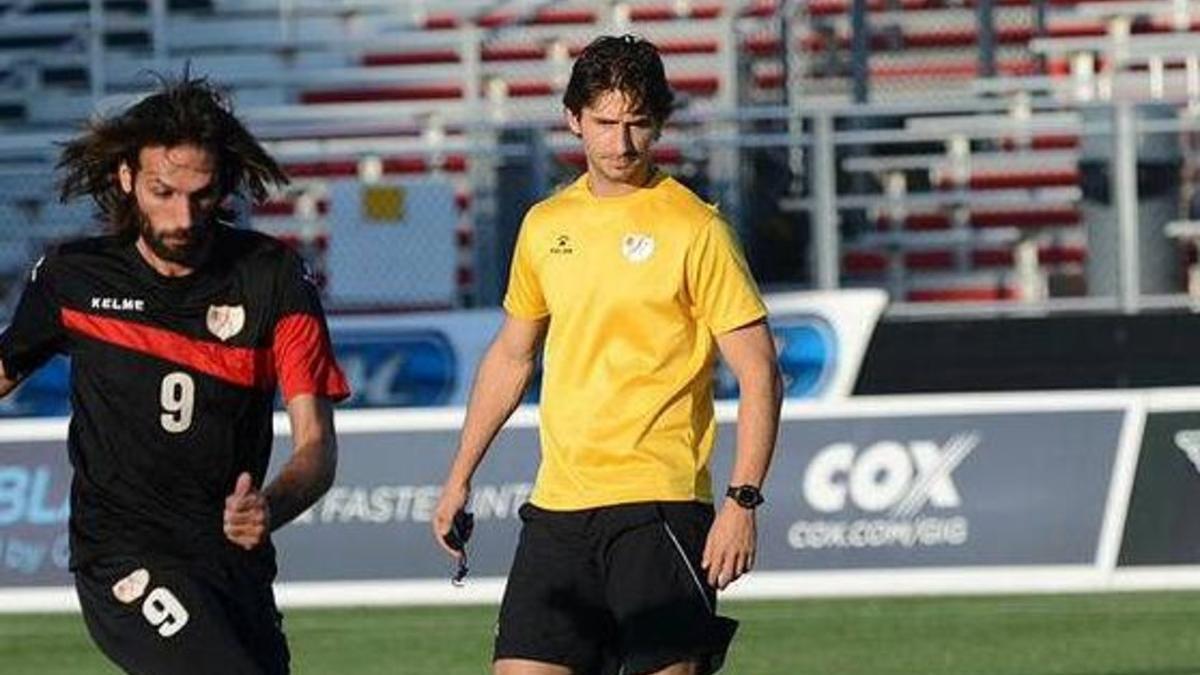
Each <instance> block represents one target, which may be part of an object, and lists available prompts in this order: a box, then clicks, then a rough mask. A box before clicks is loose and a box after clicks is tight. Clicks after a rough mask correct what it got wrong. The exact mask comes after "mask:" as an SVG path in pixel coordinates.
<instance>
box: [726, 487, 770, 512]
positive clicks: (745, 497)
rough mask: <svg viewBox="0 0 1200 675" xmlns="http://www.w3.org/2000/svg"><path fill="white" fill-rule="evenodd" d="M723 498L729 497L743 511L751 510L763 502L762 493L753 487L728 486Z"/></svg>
mask: <svg viewBox="0 0 1200 675" xmlns="http://www.w3.org/2000/svg"><path fill="white" fill-rule="evenodd" d="M725 496H726V497H730V498H732V499H733V501H735V502H737V505H738V506H740V507H742V508H743V509H753V508H756V507H757V506H758V505H759V504H762V503H763V502H764V501H766V500H764V499H763V496H762V491H760V490H759V489H758V488H757V487H754V486H753V485H730V486H729V488H728V489H727V490H725Z"/></svg>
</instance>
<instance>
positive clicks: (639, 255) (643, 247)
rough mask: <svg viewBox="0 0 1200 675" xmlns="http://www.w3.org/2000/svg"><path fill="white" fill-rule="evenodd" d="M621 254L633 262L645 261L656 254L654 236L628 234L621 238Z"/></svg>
mask: <svg viewBox="0 0 1200 675" xmlns="http://www.w3.org/2000/svg"><path fill="white" fill-rule="evenodd" d="M621 255H623V256H625V259H626V260H628V261H629V262H631V263H640V262H645V261H646V260H649V259H650V256H652V255H654V237H651V236H650V235H648V234H637V233H634V234H627V235H625V236H624V237H622V238H621Z"/></svg>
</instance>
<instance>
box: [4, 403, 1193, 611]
mask: <svg viewBox="0 0 1200 675" xmlns="http://www.w3.org/2000/svg"><path fill="white" fill-rule="evenodd" d="M1198 395H1200V391H1197V390H1184V389H1180V390H1142V391H1128V392H1066V393H1046V392H1027V393H1017V394H971V395H931V396H887V397H862V398H854V399H850V400H845V401H835V402H802V401H793V402H789V403H787V404H786V405H785V410H784V421H783V424H782V427H781V430H780V440H779V444H778V450H777V452H776V459H775V463H774V466H773V468H772V471H771V474H770V477H769V479H768V482H767V484H766V486H765V493H766V495H767V496H768V500H769V501H768V503H767V504H766V506H765V507H763V509H762V511H761V512H760V516H759V522H758V525H759V542H760V551H759V556H758V562H757V568H756V570H755V571H754V572H753V573H752V574H751V575H749V576H748V577H746V578H745V579H743V580H741V581H739V582H738V583H737V584H735V585H734V586H733V588H732V589H731V590H730V591H729V592H728V594H727V595H728V597H731V598H736V597H742V598H749V597H805V596H828V595H893V594H922V593H939V594H941V593H1018V592H1072V591H1105V590H1132V589H1166V588H1200V538H1198V537H1196V536H1194V535H1196V534H1198V532H1197V530H1198V529H1200V525H1197V523H1196V522H1195V519H1194V518H1191V517H1190V514H1193V513H1195V511H1194V510H1192V509H1190V508H1188V507H1189V506H1192V505H1194V503H1195V502H1197V501H1198V500H1200V406H1197V404H1196V401H1197V400H1198V399H1197V396H1198ZM718 419H719V439H718V443H719V445H718V451H717V453H716V459H715V465H714V474H713V475H714V482H715V483H716V484H717V485H720V484H722V483H723V481H724V480H725V477H726V476H727V475H728V471H729V466H730V462H731V458H732V452H731V446H732V442H733V433H734V421H735V419H736V407H735V405H734V404H732V403H721V404H719V406H718ZM461 420H462V410H461V409H459V408H451V409H422V410H360V411H353V410H351V411H341V412H339V414H338V429H339V434H340V439H341V457H342V460H341V463H340V466H339V475H338V479H337V483H336V485H335V486H334V487H333V489H332V490H330V492H329V493H328V494H327V495H326V496H325V497H324V498H323V499H322V500H321V501H320V502H319V503H318V504H317V505H315V506H314V507H313V508H312V509H311V510H309V511H308V512H307V513H306V514H304V515H303V516H302V517H301V518H300V519H299V520H298V521H297V522H295V523H293V524H292V525H290V526H288V527H287V528H285V529H283V530H281V531H280V532H278V533H277V536H276V540H275V541H276V544H277V546H278V548H279V552H280V576H279V584H278V595H279V598H280V602H281V603H282V604H284V605H286V606H305V605H364V604H405V603H422V604H424V603H467V602H495V601H497V600H498V599H499V597H500V593H501V592H502V589H503V584H504V578H503V575H504V574H505V571H506V569H507V567H508V564H509V562H510V559H511V555H512V551H513V548H514V546H515V543H516V539H517V531H518V527H519V517H518V513H517V512H518V508H519V506H520V504H521V503H523V502H524V501H525V499H526V498H527V496H528V494H529V491H530V489H531V483H532V481H533V477H534V473H535V470H536V464H537V433H536V410H535V409H534V408H532V407H522V408H521V409H520V410H519V411H518V412H517V414H516V415H515V416H514V417H513V419H512V421H511V422H510V424H509V425H508V427H507V428H506V430H505V431H504V432H502V434H501V435H500V437H499V439H498V441H497V443H496V445H495V447H494V448H493V451H492V453H491V454H490V455H489V457H488V459H487V461H486V462H485V463H484V465H483V467H482V468H481V470H480V472H479V474H478V476H477V479H476V482H475V486H474V492H473V495H472V508H473V510H474V511H475V514H476V518H477V520H478V527H477V528H476V536H475V538H474V540H473V541H472V542H471V547H470V552H471V560H470V563H471V568H472V576H471V577H469V578H468V582H467V585H466V587H465V588H455V587H452V586H451V584H450V582H449V580H448V577H449V574H450V571H451V569H450V564H449V561H448V560H447V559H446V558H445V557H444V555H443V554H442V553H441V552H440V551H439V550H437V549H435V547H434V546H433V544H432V542H431V540H430V535H429V519H430V517H431V515H432V511H433V508H434V504H435V503H436V500H437V496H438V485H439V483H440V480H441V478H442V475H443V472H444V470H445V467H446V466H447V465H448V463H449V460H450V457H451V454H452V452H453V450H454V446H455V441H456V436H457V430H458V427H459V425H460V423H461ZM286 429H287V425H286V420H285V418H284V416H283V415H280V416H279V417H278V418H277V430H278V439H279V440H280V443H279V445H278V447H277V450H276V457H275V458H274V461H273V463H272V466H274V467H278V466H279V465H280V464H281V462H282V461H283V459H284V458H285V456H286V453H287V452H288V449H289V445H288V442H287V438H286ZM65 434H66V422H65V420H62V419H56V420H22V421H16V420H9V421H5V422H3V424H0V611H35V610H43V611H49V610H62V611H67V610H72V609H74V608H75V607H76V606H77V604H76V601H75V596H74V593H73V591H72V590H71V588H69V584H70V577H69V575H68V572H67V571H66V569H65V567H66V517H67V504H66V500H67V494H68V485H69V475H70V474H69V469H68V467H67V463H66V458H65V454H66V453H65V451H64V449H63V446H64V439H65Z"/></svg>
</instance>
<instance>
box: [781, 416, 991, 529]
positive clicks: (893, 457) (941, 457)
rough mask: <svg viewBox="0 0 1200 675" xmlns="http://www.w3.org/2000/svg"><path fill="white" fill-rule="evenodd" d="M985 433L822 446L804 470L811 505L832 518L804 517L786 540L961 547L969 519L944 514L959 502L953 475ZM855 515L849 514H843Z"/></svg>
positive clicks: (807, 497)
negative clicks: (807, 518) (940, 438)
mask: <svg viewBox="0 0 1200 675" xmlns="http://www.w3.org/2000/svg"><path fill="white" fill-rule="evenodd" d="M980 441H981V438H980V435H979V434H978V433H976V432H969V433H961V434H956V435H954V436H952V437H950V438H949V439H948V440H946V441H945V442H944V443H938V442H936V441H932V440H914V441H906V442H900V441H894V440H886V441H879V442H877V443H874V444H872V445H870V446H867V447H866V448H859V447H858V446H856V445H854V444H852V443H833V444H831V445H827V446H825V447H824V448H822V449H821V450H820V451H819V452H818V453H817V454H816V456H814V457H813V459H812V461H811V462H809V465H808V468H807V470H806V471H805V473H804V479H803V494H804V501H805V502H806V505H807V506H808V507H809V508H811V509H812V510H814V511H817V512H819V513H822V514H828V515H829V519H828V520H826V519H821V520H801V521H798V522H796V523H795V524H793V525H792V527H791V529H790V530H789V532H788V541H789V543H790V544H791V545H792V546H793V547H794V548H882V547H892V546H901V547H908V548H911V547H924V546H961V545H962V544H964V543H966V540H967V526H968V523H967V519H966V518H965V517H964V516H961V515H958V514H953V513H951V514H949V515H946V514H945V512H946V511H952V510H953V509H957V508H959V507H960V506H962V495H961V494H960V493H959V491H958V487H957V485H956V484H955V482H954V472H955V470H956V469H958V468H959V466H961V465H962V463H963V462H964V461H965V460H966V459H967V457H968V456H969V455H970V454H971V452H972V451H974V450H975V448H977V447H979V444H980ZM844 514H850V515H849V517H839V516H843V515H844Z"/></svg>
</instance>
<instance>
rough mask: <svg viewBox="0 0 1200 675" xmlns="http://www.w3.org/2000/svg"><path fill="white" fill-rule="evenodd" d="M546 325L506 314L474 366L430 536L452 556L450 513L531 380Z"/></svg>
mask: <svg viewBox="0 0 1200 675" xmlns="http://www.w3.org/2000/svg"><path fill="white" fill-rule="evenodd" d="M548 323H549V320H548V319H539V320H535V321H530V320H527V319H518V318H516V317H512V316H506V317H505V319H504V324H503V325H502V326H501V327H500V331H499V332H498V333H497V334H496V338H495V339H494V340H493V341H492V344H491V346H489V347H488V349H487V352H485V353H484V355H483V359H482V360H481V361H480V362H479V369H478V371H477V372H476V374H475V384H474V385H473V386H472V387H471V398H470V402H469V403H468V404H467V416H466V420H464V421H463V429H462V434H461V436H460V437H459V442H458V453H457V454H456V455H455V457H454V463H453V464H451V466H450V472H449V474H448V475H447V477H446V482H445V483H444V485H443V487H442V497H441V499H440V500H439V502H438V508H437V511H436V512H435V514H434V518H433V532H434V537H435V539H437V541H438V543H439V544H441V545H442V546H443V548H446V550H447V552H449V553H451V555H457V552H455V551H453V550H451V549H450V548H449V547H446V546H445V543H444V542H443V541H442V537H443V536H444V535H445V534H446V533H447V532H449V531H450V524H451V522H452V520H453V519H454V514H455V513H456V512H457V511H458V510H459V509H461V508H463V506H465V505H466V501H467V496H468V494H469V493H470V490H471V477H472V476H474V475H475V470H476V469H477V468H478V467H479V463H480V462H482V461H483V456H484V455H485V454H486V453H487V449H488V446H489V445H491V443H492V439H494V438H495V437H496V434H497V433H499V432H500V428H501V427H503V426H504V422H505V421H506V420H508V417H509V415H511V414H512V412H513V410H515V409H516V407H517V405H519V404H520V403H521V395H522V394H524V393H525V388H526V387H527V386H529V380H530V378H531V377H532V376H533V371H534V366H535V365H536V363H537V352H538V347H539V345H540V344H541V341H542V337H543V336H544V335H545V332H546V326H547V325H548Z"/></svg>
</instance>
